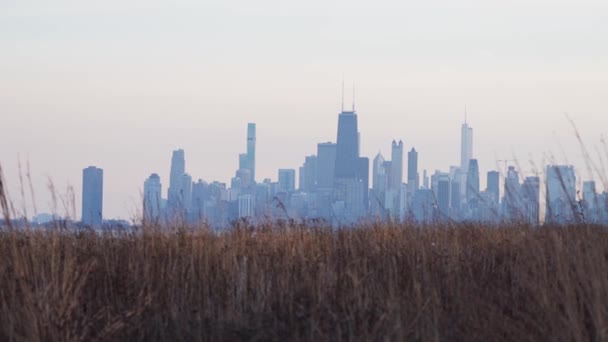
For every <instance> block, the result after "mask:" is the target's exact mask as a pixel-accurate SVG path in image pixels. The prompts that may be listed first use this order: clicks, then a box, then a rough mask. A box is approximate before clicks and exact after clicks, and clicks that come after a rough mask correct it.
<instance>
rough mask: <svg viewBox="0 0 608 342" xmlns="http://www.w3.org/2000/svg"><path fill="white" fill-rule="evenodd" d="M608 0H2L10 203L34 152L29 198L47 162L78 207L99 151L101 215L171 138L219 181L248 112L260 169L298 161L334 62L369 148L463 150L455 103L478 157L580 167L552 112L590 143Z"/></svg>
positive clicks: (328, 105)
mask: <svg viewBox="0 0 608 342" xmlns="http://www.w3.org/2000/svg"><path fill="white" fill-rule="evenodd" d="M606 10H608V4H606V3H605V2H602V1H581V2H577V3H576V4H574V3H572V2H566V1H561V2H560V1H558V2H555V1H525V2H524V1H514V2H509V3H492V4H490V3H486V2H482V1H465V2H459V4H454V3H452V2H447V1H436V2H430V3H424V4H423V3H418V2H415V3H414V2H412V3H408V2H400V1H379V2H374V3H373V4H371V3H369V4H368V3H366V2H362V1H349V2H346V1H344V2H332V3H331V4H327V3H326V2H322V1H309V2H306V3H302V4H287V3H284V2H280V1H264V2H255V4H254V3H250V2H245V1H241V2H233V3H230V4H226V3H224V2H220V1H210V2H204V3H200V2H194V1H192V2H190V1H176V2H173V3H171V4H170V5H168V4H166V3H164V2H157V1H149V2H143V1H142V2H139V1H120V2H119V1H109V2H104V3H103V4H96V5H90V4H81V3H78V2H72V1H56V2H53V4H43V3H40V2H33V1H32V2H28V1H19V2H17V1H9V2H4V3H3V4H1V5H0V50H1V51H2V54H0V74H1V75H2V77H1V78H0V112H1V114H0V136H1V139H2V144H0V158H1V159H0V162H1V163H2V166H3V169H4V172H5V175H6V179H7V180H8V181H9V184H8V185H9V191H10V193H11V195H12V198H13V200H14V201H15V204H16V207H19V205H20V198H19V196H18V194H19V188H20V185H19V182H18V173H19V170H18V166H17V159H18V156H19V157H20V158H21V161H22V166H25V163H26V161H29V163H30V167H31V172H32V181H33V187H34V189H35V190H36V197H37V202H38V203H37V206H38V210H39V211H41V212H42V211H48V210H50V208H49V207H48V203H49V202H50V196H48V191H47V183H48V179H49V178H50V179H52V180H53V182H54V183H55V187H56V188H57V189H58V190H59V191H60V192H61V191H63V189H64V188H65V186H66V184H70V185H72V186H74V189H75V193H76V194H77V200H76V203H77V206H78V207H79V202H80V201H79V197H80V193H81V182H82V180H81V177H82V169H83V168H85V167H87V166H89V165H96V166H99V167H102V168H103V169H104V186H105V188H104V216H105V217H108V218H125V219H126V218H130V217H131V216H132V215H133V214H134V213H136V212H137V210H139V209H140V207H141V191H142V184H143V181H144V180H145V178H147V177H148V176H149V175H150V174H151V173H153V172H157V173H159V174H160V175H161V177H162V179H163V183H164V184H167V185H168V178H169V162H170V158H171V153H172V151H173V150H175V149H177V148H183V149H184V150H185V151H186V153H187V156H186V158H187V169H188V172H189V173H190V174H191V175H192V176H193V177H194V178H195V179H198V178H202V179H204V180H206V181H214V180H219V181H222V182H229V181H230V178H231V177H232V176H233V175H234V171H235V170H236V169H237V168H238V155H239V153H242V152H243V149H244V146H245V134H246V124H247V123H248V122H255V123H256V124H257V163H256V167H257V170H256V173H257V176H256V180H261V179H264V178H271V179H273V180H276V178H277V169H279V168H293V169H297V168H298V167H299V166H301V164H302V162H303V161H304V157H305V156H307V155H311V154H314V153H315V152H316V146H317V145H316V144H317V143H319V142H325V141H334V142H335V140H336V131H337V116H338V113H339V112H340V110H341V96H342V95H341V93H342V88H341V83H342V80H343V79H344V80H345V82H346V87H345V88H346V96H345V98H346V101H345V102H346V107H347V108H350V105H351V103H352V94H351V87H352V84H353V83H355V87H356V95H355V101H356V109H357V113H358V119H359V131H360V133H361V155H362V156H365V157H368V158H370V161H371V159H372V158H374V156H375V155H376V154H377V153H378V151H382V152H383V155H385V156H387V155H390V144H391V141H392V140H393V139H395V140H403V142H404V146H405V151H409V150H410V149H411V148H412V147H415V148H416V150H417V151H418V152H419V154H420V155H419V169H420V171H422V170H423V169H426V170H428V171H429V173H432V172H434V171H435V170H446V169H447V168H449V166H450V165H458V164H459V160H460V159H459V158H460V126H461V124H462V122H463V121H464V115H465V106H466V107H467V112H468V122H469V123H470V125H471V126H472V127H474V129H475V139H474V156H475V157H476V158H477V159H478V160H479V165H480V170H481V174H482V175H483V174H485V172H486V171H489V170H493V169H499V168H502V164H501V163H497V160H499V159H500V160H502V159H513V157H514V156H515V157H516V158H518V159H519V161H520V164H521V165H522V171H523V173H524V174H526V175H531V171H532V170H531V168H530V166H529V163H528V161H529V160H530V159H533V160H534V161H535V162H536V164H537V165H538V166H539V168H540V169H541V170H542V168H543V167H544V165H545V164H546V161H547V160H546V158H545V159H544V160H543V155H544V153H553V154H554V155H555V156H556V161H557V162H559V163H564V164H565V163H571V164H575V166H576V167H577V170H578V172H580V173H581V174H582V178H583V179H589V178H590V177H589V176H588V175H587V174H586V172H585V171H584V170H585V167H584V163H583V161H582V158H581V157H580V155H581V152H580V148H579V146H578V144H577V142H576V138H575V136H574V133H573V130H572V128H571V127H570V124H569V123H568V121H567V120H566V118H565V116H564V113H566V112H567V113H568V114H569V116H570V117H571V118H572V120H573V121H574V122H575V123H576V124H577V126H578V128H579V131H580V132H581V134H583V136H584V140H585V142H586V143H587V144H588V147H589V148H590V149H591V150H593V146H595V145H599V144H600V137H601V135H602V134H605V133H606V126H607V125H606V124H608V119H606V112H607V111H608V103H607V102H606V98H608V90H607V89H608V62H607V61H608V46H607V45H606V44H605V37H606V36H607V35H608V23H607V22H606V21H605V20H604V19H605V18H603V13H606ZM560 145H561V146H560ZM562 149H563V153H562ZM563 154H565V155H566V156H567V159H568V161H567V162H566V161H565V158H564V157H563ZM501 171H502V170H501ZM370 172H371V169H370ZM484 181H485V177H482V187H485V184H484ZM599 190H603V189H599ZM77 212H78V211H77Z"/></svg>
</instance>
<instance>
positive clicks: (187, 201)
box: [178, 173, 192, 214]
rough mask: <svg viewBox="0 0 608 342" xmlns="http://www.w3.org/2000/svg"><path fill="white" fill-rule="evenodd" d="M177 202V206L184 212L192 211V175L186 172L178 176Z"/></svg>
mask: <svg viewBox="0 0 608 342" xmlns="http://www.w3.org/2000/svg"><path fill="white" fill-rule="evenodd" d="M178 203H179V204H178V208H179V209H180V210H181V211H183V212H185V213H186V214H188V213H190V212H191V211H192V210H191V209H192V208H191V207H192V177H191V176H190V175H189V174H187V173H184V174H183V175H181V176H180V177H179V195H178Z"/></svg>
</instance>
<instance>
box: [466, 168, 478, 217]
mask: <svg viewBox="0 0 608 342" xmlns="http://www.w3.org/2000/svg"><path fill="white" fill-rule="evenodd" d="M466 196H467V207H468V209H469V211H472V210H474V209H475V208H477V207H478V206H479V163H478V162H477V159H469V167H468V170H467V189H466Z"/></svg>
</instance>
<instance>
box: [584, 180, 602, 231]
mask: <svg viewBox="0 0 608 342" xmlns="http://www.w3.org/2000/svg"><path fill="white" fill-rule="evenodd" d="M600 208H601V205H600V201H599V196H598V194H597V190H596V187H595V182H594V181H585V182H583V219H584V220H585V222H591V223H599V218H600V211H599V209H600Z"/></svg>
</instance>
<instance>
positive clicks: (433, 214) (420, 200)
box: [412, 189, 437, 224]
mask: <svg viewBox="0 0 608 342" xmlns="http://www.w3.org/2000/svg"><path fill="white" fill-rule="evenodd" d="M412 212H413V214H414V218H415V220H416V222H418V223H419V224H430V223H432V222H434V221H435V220H436V218H437V205H436V201H435V196H434V194H433V190H430V189H421V190H418V191H416V192H415V193H414V199H413V201H412Z"/></svg>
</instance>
